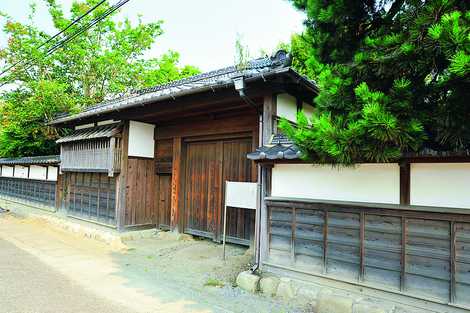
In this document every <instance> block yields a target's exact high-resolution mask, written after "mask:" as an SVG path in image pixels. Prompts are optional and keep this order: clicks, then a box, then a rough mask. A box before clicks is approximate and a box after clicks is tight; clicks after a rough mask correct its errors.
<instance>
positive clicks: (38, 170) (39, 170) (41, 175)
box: [29, 165, 47, 180]
mask: <svg viewBox="0 0 470 313" xmlns="http://www.w3.org/2000/svg"><path fill="white" fill-rule="evenodd" d="M46 176H47V167H45V166H37V165H31V166H30V168H29V178H30V179H42V180H45V179H46V178H47V177H46Z"/></svg>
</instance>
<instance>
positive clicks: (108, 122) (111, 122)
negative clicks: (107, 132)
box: [96, 120, 119, 126]
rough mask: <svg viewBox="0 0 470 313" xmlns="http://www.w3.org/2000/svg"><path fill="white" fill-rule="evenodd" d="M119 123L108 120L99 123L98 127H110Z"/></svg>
mask: <svg viewBox="0 0 470 313" xmlns="http://www.w3.org/2000/svg"><path fill="white" fill-rule="evenodd" d="M118 122H119V121H115V120H106V121H101V122H98V123H96V124H97V125H98V126H102V125H109V124H114V123H118Z"/></svg>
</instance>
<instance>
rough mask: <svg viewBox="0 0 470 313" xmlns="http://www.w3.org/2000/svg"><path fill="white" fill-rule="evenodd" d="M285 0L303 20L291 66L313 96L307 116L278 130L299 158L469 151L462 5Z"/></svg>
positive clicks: (446, 0)
mask: <svg viewBox="0 0 470 313" xmlns="http://www.w3.org/2000/svg"><path fill="white" fill-rule="evenodd" d="M291 1H292V2H293V4H294V5H295V6H296V7H297V8H299V9H300V10H303V11H305V13H306V15H307V20H306V22H305V25H306V29H305V32H304V34H302V35H297V36H294V38H293V40H292V43H291V49H292V55H293V62H294V64H293V65H294V66H295V67H297V68H298V69H299V70H300V71H301V72H302V73H303V74H306V75H308V76H309V77H311V78H313V79H315V81H316V82H317V85H318V87H319V89H320V92H319V94H318V96H317V97H316V98H315V106H316V112H315V114H314V115H313V116H311V117H310V116H309V117H306V116H305V115H304V114H303V113H300V114H299V117H298V125H297V126H292V125H290V124H289V123H288V122H287V121H282V122H281V128H282V129H283V130H284V131H285V133H286V134H287V135H288V136H289V137H291V138H292V139H293V140H294V141H295V142H296V143H297V145H298V146H299V147H300V149H301V150H302V151H303V153H304V155H305V158H307V159H311V160H314V161H316V162H320V163H332V164H343V165H349V164H354V163H358V162H389V161H393V160H396V159H397V158H399V157H400V156H401V155H402V154H403V153H404V152H410V151H418V150H420V149H423V148H431V149H434V150H441V151H443V150H445V151H456V150H462V149H469V148H470V127H469V126H468V125H470V106H469V100H468V99H470V11H469V10H470V2H468V1H462V0H460V1H458V0H430V1H414V0H380V1H343V0H336V1H322V0H291Z"/></svg>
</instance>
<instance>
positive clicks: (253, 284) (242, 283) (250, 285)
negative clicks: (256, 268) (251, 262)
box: [237, 271, 260, 293]
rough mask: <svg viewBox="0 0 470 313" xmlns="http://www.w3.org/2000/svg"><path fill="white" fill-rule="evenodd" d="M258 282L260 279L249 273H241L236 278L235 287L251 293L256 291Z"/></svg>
mask: <svg viewBox="0 0 470 313" xmlns="http://www.w3.org/2000/svg"><path fill="white" fill-rule="evenodd" d="M259 281H260V277H259V276H257V275H254V274H252V273H251V272H250V271H245V272H241V273H240V274H238V276H237V286H238V287H240V288H241V289H243V290H246V291H248V292H251V293H255V292H257V291H258V288H259Z"/></svg>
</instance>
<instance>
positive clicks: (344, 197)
mask: <svg viewBox="0 0 470 313" xmlns="http://www.w3.org/2000/svg"><path fill="white" fill-rule="evenodd" d="M272 196H275V197H291V198H307V199H322V200H340V201H359V202H376V203H390V204H398V203H399V202H400V169H399V166H398V164H360V165H357V166H356V167H353V168H332V167H331V166H328V165H311V164H276V165H275V166H274V168H273V170H272Z"/></svg>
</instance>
